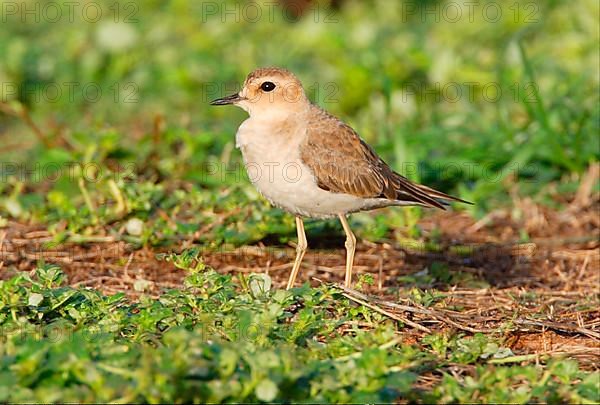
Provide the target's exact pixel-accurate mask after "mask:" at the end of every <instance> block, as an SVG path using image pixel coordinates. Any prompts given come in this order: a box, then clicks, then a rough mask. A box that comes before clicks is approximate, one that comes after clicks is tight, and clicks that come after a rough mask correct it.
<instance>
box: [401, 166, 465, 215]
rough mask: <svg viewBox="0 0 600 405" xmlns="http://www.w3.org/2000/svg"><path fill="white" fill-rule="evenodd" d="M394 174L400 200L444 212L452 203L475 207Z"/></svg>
mask: <svg viewBox="0 0 600 405" xmlns="http://www.w3.org/2000/svg"><path fill="white" fill-rule="evenodd" d="M394 174H395V180H396V183H397V184H396V185H397V187H396V189H397V190H398V195H397V199H398V200H404V201H415V202H418V203H420V204H422V205H424V206H426V207H435V208H440V209H442V210H445V209H446V208H445V207H444V206H447V205H450V201H457V202H461V203H465V204H470V205H473V203H472V202H469V201H466V200H463V199H461V198H458V197H454V196H451V195H449V194H446V193H442V192H441V191H438V190H434V189H433V188H431V187H427V186H424V185H422V184H417V183H414V182H412V181H410V180H408V179H407V178H406V177H404V176H402V175H400V174H398V173H395V172H394Z"/></svg>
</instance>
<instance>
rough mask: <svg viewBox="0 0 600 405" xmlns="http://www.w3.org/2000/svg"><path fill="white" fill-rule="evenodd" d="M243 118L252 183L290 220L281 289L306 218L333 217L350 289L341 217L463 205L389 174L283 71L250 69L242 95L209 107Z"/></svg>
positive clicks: (239, 142) (301, 248)
mask: <svg viewBox="0 0 600 405" xmlns="http://www.w3.org/2000/svg"><path fill="white" fill-rule="evenodd" d="M211 104H212V105H228V104H233V105H236V106H238V107H241V108H243V109H244V110H245V111H247V112H248V114H249V118H248V119H246V120H245V121H244V122H243V123H242V124H241V125H240V127H239V128H238V131H237V134H236V147H237V148H239V149H240V150H241V152H242V157H243V160H244V165H245V166H246V169H247V171H248V175H249V177H250V181H251V182H252V183H253V184H254V186H256V188H257V189H258V190H259V192H260V193H261V194H262V195H263V196H264V197H266V198H267V199H268V200H269V201H270V202H271V203H272V204H273V205H275V206H277V207H279V208H282V209H284V210H285V211H288V212H290V213H292V214H293V215H295V217H296V227H297V232H298V244H297V247H296V259H295V261H294V264H293V266H292V272H291V274H290V277H289V279H288V283H287V288H288V289H290V288H291V287H293V285H294V282H295V280H296V276H297V275H298V270H299V269H300V264H301V262H302V259H303V257H304V253H305V252H306V249H307V247H308V244H307V241H306V234H305V232H304V222H303V218H304V217H311V218H331V217H338V218H339V220H340V222H341V223H342V227H343V228H344V232H345V233H346V243H345V246H346V275H345V283H344V284H345V286H346V287H350V285H351V281H352V264H353V262H354V251H355V248H356V237H355V236H354V234H353V233H352V230H351V229H350V226H349V225H348V221H347V219H346V216H347V214H349V213H352V212H357V211H366V210H371V209H375V208H381V207H387V206H408V205H420V206H424V207H436V208H441V209H444V205H448V201H459V202H464V203H467V201H464V200H462V199H460V198H457V197H452V196H450V195H448V194H444V193H442V192H440V191H437V190H434V189H432V188H429V187H427V186H424V185H421V184H417V183H414V182H412V181H410V180H408V179H407V178H406V177H404V176H402V175H400V174H398V173H396V172H395V171H394V170H392V169H391V168H390V167H389V166H388V165H387V164H386V163H385V162H384V161H383V160H382V159H381V158H380V157H379V156H378V155H377V154H376V153H375V151H374V150H373V149H372V148H371V147H370V146H369V145H367V143H366V142H365V141H363V140H362V139H361V138H360V136H359V135H358V134H357V133H356V131H354V130H353V129H352V128H351V127H350V126H348V125H346V124H345V123H343V122H342V121H341V120H339V119H338V118H336V117H334V116H333V115H331V114H329V113H327V112H326V111H324V110H323V109H321V108H319V107H318V106H316V105H315V104H313V103H311V102H310V100H309V99H308V98H307V97H306V93H305V92H304V89H303V87H302V84H301V83H300V81H299V80H298V78H296V76H295V75H294V74H293V73H291V72H289V71H288V70H286V69H282V68H276V67H272V68H261V69H256V70H255V71H253V72H252V73H250V74H249V75H248V77H247V78H246V81H245V82H244V85H243V87H242V90H241V91H240V92H238V93H236V94H233V95H230V96H227V97H223V98H220V99H217V100H214V101H212V102H211Z"/></svg>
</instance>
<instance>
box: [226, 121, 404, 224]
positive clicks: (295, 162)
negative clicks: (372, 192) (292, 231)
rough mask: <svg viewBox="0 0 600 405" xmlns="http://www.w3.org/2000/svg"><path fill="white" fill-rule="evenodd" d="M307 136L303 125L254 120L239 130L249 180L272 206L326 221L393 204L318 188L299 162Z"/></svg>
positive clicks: (237, 138) (306, 169)
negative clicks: (301, 147) (281, 124)
mask: <svg viewBox="0 0 600 405" xmlns="http://www.w3.org/2000/svg"><path fill="white" fill-rule="evenodd" d="M282 131H283V132H282ZM305 134H306V132H305V128H304V127H303V125H302V124H301V123H297V124H295V123H286V125H285V126H284V127H280V126H278V125H273V123H272V122H266V121H257V120H256V119H252V118H249V119H247V120H246V121H244V122H243V123H242V125H241V126H240V127H239V129H238V132H237V134H236V147H237V148H239V149H240V150H241V152H242V156H243V159H244V164H245V166H246V170H247V171H248V177H249V178H250V181H251V182H252V184H254V186H256V188H257V189H258V191H259V192H260V193H261V194H262V195H263V196H265V197H266V198H267V199H268V200H269V201H270V202H271V203H272V204H273V205H275V206H277V207H280V208H282V209H284V210H286V211H288V212H291V213H292V214H295V215H301V216H308V217H317V218H326V217H331V216H335V215H337V214H345V213H348V212H355V211H360V210H363V209H370V208H377V207H382V206H386V205H390V204H393V202H391V201H389V200H384V199H379V198H377V199H364V198H359V197H355V196H352V195H349V194H342V193H332V192H329V191H325V190H323V189H321V188H319V187H318V186H317V183H316V179H315V177H314V175H313V174H312V172H311V170H310V169H309V168H308V166H306V165H305V164H304V163H303V162H302V160H301V159H300V144H301V143H302V141H304V139H305Z"/></svg>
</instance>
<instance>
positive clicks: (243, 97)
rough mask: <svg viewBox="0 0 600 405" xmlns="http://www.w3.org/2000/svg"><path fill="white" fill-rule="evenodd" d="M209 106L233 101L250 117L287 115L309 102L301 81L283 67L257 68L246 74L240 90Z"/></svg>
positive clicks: (232, 102)
mask: <svg viewBox="0 0 600 405" xmlns="http://www.w3.org/2000/svg"><path fill="white" fill-rule="evenodd" d="M211 104H212V105H228V104H233V105H236V106H238V107H240V108H243V109H244V110H246V111H247V112H248V114H250V116H258V115H260V116H261V117H269V116H288V115H290V114H294V113H298V112H301V111H302V110H303V109H304V108H306V107H307V106H308V104H309V101H308V99H307V97H306V94H305V93H304V89H303V88H302V83H300V80H298V78H297V77H296V76H295V75H294V74H293V73H292V72H290V71H288V70H286V69H282V68H276V67H272V68H261V69H256V70H255V71H253V72H252V73H250V74H249V75H248V77H247V78H246V81H245V82H244V86H243V87H242V90H240V92H239V93H236V94H232V95H231V96H227V97H223V98H219V99H216V100H213V101H212V102H211Z"/></svg>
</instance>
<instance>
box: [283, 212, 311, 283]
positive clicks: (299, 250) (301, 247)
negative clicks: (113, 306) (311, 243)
mask: <svg viewBox="0 0 600 405" xmlns="http://www.w3.org/2000/svg"><path fill="white" fill-rule="evenodd" d="M296 230H297V231H298V244H297V245H296V260H295V261H294V266H293V267H292V273H291V274H290V278H289V280H288V283H287V289H288V290H289V289H290V288H292V287H293V286H294V282H295V281H296V276H297V275H298V270H300V264H301V263H302V259H303V258H304V253H305V252H306V248H307V247H308V242H307V241H306V233H305V232H304V222H302V218H300V217H296Z"/></svg>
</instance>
